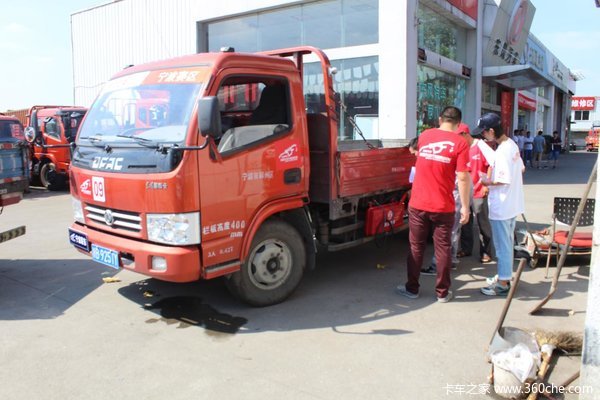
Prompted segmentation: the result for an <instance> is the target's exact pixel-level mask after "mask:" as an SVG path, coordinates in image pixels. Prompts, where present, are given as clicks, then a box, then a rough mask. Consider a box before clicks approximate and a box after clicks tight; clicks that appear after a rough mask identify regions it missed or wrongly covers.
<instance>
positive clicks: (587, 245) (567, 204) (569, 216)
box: [546, 197, 595, 278]
mask: <svg viewBox="0 0 600 400" xmlns="http://www.w3.org/2000/svg"><path fill="white" fill-rule="evenodd" d="M580 201H581V199H580V198H578V197H555V198H554V212H553V213H552V232H553V234H552V243H551V244H550V246H549V247H548V258H547V259H546V278H547V277H548V267H549V266H550V258H551V257H552V253H553V251H554V249H556V263H557V264H558V256H559V255H560V252H561V251H566V252H567V255H588V254H592V232H577V231H576V232H575V233H574V235H573V239H572V240H571V245H570V246H569V248H568V249H564V247H565V244H566V242H567V236H568V233H569V231H568V230H558V231H557V230H556V224H557V223H559V224H563V225H567V226H571V224H573V221H574V219H575V214H576V213H577V208H578V207H579V203H580ZM594 208H595V200H594V199H587V200H586V203H585V206H584V208H583V213H582V214H581V218H580V219H579V221H578V223H577V226H578V227H579V226H593V225H594ZM563 249H564V250H563Z"/></svg>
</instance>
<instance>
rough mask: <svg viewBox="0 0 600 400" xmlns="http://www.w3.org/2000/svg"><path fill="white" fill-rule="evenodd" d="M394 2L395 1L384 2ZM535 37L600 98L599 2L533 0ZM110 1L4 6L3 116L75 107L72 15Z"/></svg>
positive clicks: (584, 90)
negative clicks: (50, 106)
mask: <svg viewBox="0 0 600 400" xmlns="http://www.w3.org/2000/svg"><path fill="white" fill-rule="evenodd" d="M380 1H391V0H380ZM531 2H532V3H533V5H534V6H535V7H536V13H535V16H534V18H533V23H532V26H531V32H533V34H534V35H535V36H537V37H538V39H540V40H541V41H542V43H543V44H544V45H545V46H546V48H548V49H549V50H550V51H551V52H552V53H553V54H554V55H555V56H556V57H558V59H559V60H561V62H562V63H563V64H565V65H566V66H567V67H568V68H569V69H571V70H573V71H578V72H579V73H581V74H582V75H583V76H584V77H585V78H584V79H583V80H581V81H578V82H577V89H576V95H577V96H600V67H599V66H598V64H599V61H600V51H599V50H600V45H599V44H598V43H600V24H599V23H598V21H599V20H600V8H596V6H595V1H594V0H569V1H565V0H531ZM105 3H107V0H76V1H70V0H22V1H15V0H0V10H2V12H1V13H0V111H5V110H17V109H21V108H29V107H31V106H32V105H35V104H57V105H71V104H73V68H72V60H71V14H72V13H74V12H77V11H81V10H85V9H87V8H90V7H93V6H97V5H101V4H105Z"/></svg>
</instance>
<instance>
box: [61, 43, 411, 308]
mask: <svg viewBox="0 0 600 400" xmlns="http://www.w3.org/2000/svg"><path fill="white" fill-rule="evenodd" d="M307 54H311V55H312V56H313V57H316V59H317V60H318V62H319V63H320V65H321V72H322V76H323V80H321V82H322V85H321V88H320V90H319V93H318V95H317V97H318V99H319V104H317V105H314V106H311V110H310V112H307V111H308V110H307V108H306V104H305V100H304V99H305V93H304V91H303V89H304V87H303V79H302V68H303V57H304V56H305V55H307ZM333 73H335V71H334V70H333V69H332V68H331V65H330V64H329V60H328V59H327V57H326V55H325V54H324V53H323V52H322V51H320V50H318V49H314V48H308V47H302V48H294V49H284V50H281V51H276V52H270V53H262V54H243V53H235V52H229V51H227V52H220V53H203V54H196V55H192V56H187V57H181V58H177V59H172V60H166V61H160V62H154V63H150V64H146V65H140V66H135V67H130V68H128V69H127V70H125V71H123V72H121V73H120V74H118V75H117V76H115V77H114V78H113V79H112V80H111V81H109V82H108V83H107V84H106V85H105V86H104V88H103V89H102V91H101V93H100V94H99V96H98V98H97V99H96V101H95V102H94V104H93V105H92V107H91V109H90V110H89V112H88V114H87V116H86V119H85V120H84V122H83V125H82V127H81V129H80V131H79V134H78V136H77V140H76V146H75V149H74V151H73V159H72V165H71V171H70V185H71V194H72V197H73V208H74V211H73V212H74V219H75V222H74V223H73V224H72V226H71V228H70V232H69V234H70V240H71V243H72V244H73V245H74V246H75V247H76V248H77V249H78V250H79V251H81V252H83V253H86V254H88V255H91V256H92V258H93V259H94V260H96V261H98V262H100V263H103V264H105V265H108V266H110V267H113V268H117V269H120V268H126V269H129V270H132V271H135V272H139V273H142V274H144V275H148V276H152V277H155V278H157V279H162V280H167V281H173V282H189V281H195V280H198V279H212V278H216V277H220V276H224V277H225V281H226V283H227V287H228V288H229V289H230V291H231V292H232V294H234V295H235V296H236V297H238V298H240V299H241V300H243V301H245V302H247V303H249V304H252V305H255V306H266V305H271V304H275V303H277V302H280V301H283V300H284V299H285V298H287V297H288V296H289V295H290V294H291V293H292V292H293V291H294V289H295V288H296V286H297V285H298V284H299V282H300V280H301V278H302V275H303V273H304V271H305V270H306V269H310V268H312V267H314V264H315V254H316V252H317V249H323V250H329V251H336V250H341V249H344V248H347V247H351V246H354V245H358V244H361V243H365V242H367V241H369V240H373V239H374V237H376V236H377V235H381V234H386V233H389V232H393V231H394V230H397V229H398V228H399V227H400V226H402V225H403V221H404V219H403V218H404V211H403V210H404V206H405V203H406V194H407V192H408V190H409V189H410V184H409V182H408V177H409V174H410V169H411V167H412V165H413V164H414V156H412V155H411V154H410V152H409V151H408V148H407V147H405V146H400V147H398V146H396V147H385V146H384V145H382V144H381V143H369V142H362V141H361V142H360V143H356V142H354V141H352V143H338V137H339V135H338V119H339V117H338V111H337V110H338V107H339V105H338V104H337V103H336V101H337V100H336V95H335V92H334V91H333V80H332V77H333ZM313 97H314V96H313ZM140 99H144V100H143V101H140ZM152 99H153V100H152ZM146 102H148V103H153V104H152V106H150V107H144V106H143V105H144V103H146ZM132 104H133V105H134V106H132ZM158 105H159V106H160V107H158V108H159V109H158V110H154V111H153V112H154V115H153V118H150V119H147V120H146V119H144V118H138V116H136V117H135V118H132V115H133V114H135V115H137V114H139V113H138V112H135V113H133V114H132V110H144V109H148V110H150V109H151V108H152V107H155V106H158ZM368 219H369V224H366V222H367V220H368Z"/></svg>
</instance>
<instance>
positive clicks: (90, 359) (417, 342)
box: [0, 152, 597, 400]
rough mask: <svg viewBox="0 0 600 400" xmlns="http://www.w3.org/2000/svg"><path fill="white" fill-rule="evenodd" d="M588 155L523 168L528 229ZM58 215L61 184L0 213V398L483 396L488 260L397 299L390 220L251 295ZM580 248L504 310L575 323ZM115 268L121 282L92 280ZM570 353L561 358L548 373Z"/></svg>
mask: <svg viewBox="0 0 600 400" xmlns="http://www.w3.org/2000/svg"><path fill="white" fill-rule="evenodd" d="M596 157H597V155H596V154H589V153H584V152H577V153H572V154H569V155H563V156H562V157H561V160H560V164H559V168H558V169H556V170H551V169H549V170H528V171H527V172H526V174H525V183H526V202H527V212H526V215H527V217H528V220H529V222H530V223H531V224H532V226H533V227H534V228H535V227H542V226H546V225H548V224H549V223H550V216H551V213H552V198H553V197H554V196H573V197H580V196H581V194H582V191H583V188H584V187H585V183H586V181H587V178H588V176H589V172H590V171H591V168H592V166H593V163H594V161H595V159H596ZM593 193H595V191H594V190H593V191H592V194H593ZM70 222H71V204H70V197H69V195H68V194H66V193H49V192H44V191H37V190H34V191H33V192H32V193H31V194H30V195H28V196H27V197H26V198H25V199H24V201H23V202H21V203H20V204H18V205H16V206H12V207H7V208H6V209H5V210H4V212H3V214H2V216H1V217H0V230H4V229H3V228H6V229H8V228H10V227H14V226H17V225H19V224H23V223H25V224H26V225H27V229H28V232H27V234H26V235H25V236H23V237H20V238H17V239H15V240H12V241H10V242H7V243H3V244H2V245H0V252H1V253H0V254H1V256H0V363H1V364H0V365H1V369H2V374H0V377H1V379H2V384H1V385H0V398H2V399H32V398H45V399H61V400H63V399H106V398H115V399H140V398H144V399H165V398H169V399H204V398H207V399H208V398H223V399H238V398H244V399H271V398H285V399H336V400H337V399H342V398H343V399H361V398H370V399H415V398H416V399H447V398H472V399H477V398H486V395H483V394H480V395H479V394H473V390H474V389H476V388H477V389H478V388H480V385H483V384H485V383H486V379H487V375H488V374H489V371H490V365H489V364H488V363H487V362H486V361H485V350H486V347H487V344H488V342H489V340H490V338H491V335H492V333H493V329H494V326H495V325H496V322H497V319H498V316H499V314H500V311H501V309H502V306H503V304H504V299H501V298H489V297H485V296H483V295H481V294H480V293H479V288H481V287H482V286H484V285H485V281H484V280H485V277H487V276H490V275H493V274H494V273H495V268H496V266H495V264H492V265H486V266H482V265H479V264H478V262H477V259H476V258H475V257H468V258H465V259H463V260H462V261H461V264H460V266H459V269H458V271H456V272H454V273H453V290H454V292H455V299H454V300H453V301H452V302H450V303H448V304H438V303H436V301H435V297H434V296H435V295H434V290H433V283H434V278H433V277H428V276H423V277H422V278H421V284H422V292H421V297H420V298H419V299H417V300H409V299H406V298H403V297H400V296H398V295H396V294H395V293H394V287H395V286H396V285H397V284H398V283H400V282H403V281H404V278H405V257H406V248H407V245H406V241H407V234H406V233H401V234H399V235H397V236H395V237H393V238H391V239H389V240H388V241H387V242H386V243H385V244H384V245H383V246H382V247H381V248H378V247H376V246H375V245H373V244H368V245H365V246H362V247H359V248H355V249H351V250H349V251H345V252H339V253H331V254H321V255H319V258H318V266H317V269H316V270H315V271H313V272H309V273H307V274H306V275H305V278H304V280H303V282H302V284H301V286H300V288H299V289H298V291H297V292H296V293H295V294H294V295H293V296H292V297H291V298H290V299H289V300H288V301H286V302H285V303H283V304H279V305H276V306H272V307H268V308H250V307H247V306H246V305H244V304H240V303H239V302H237V301H236V300H234V299H233V298H232V297H231V296H230V295H229V294H228V292H227V291H226V289H225V288H224V286H223V284H222V282H221V281H219V280H216V281H210V282H199V283H192V284H171V283H166V282H160V281H156V280H152V279H146V278H145V277H143V276H141V275H136V274H133V273H131V272H128V271H120V272H118V273H116V271H114V270H111V269H110V268H106V267H104V266H102V265H100V264H96V263H94V262H92V261H91V260H90V259H88V258H86V257H84V256H83V255H81V254H79V253H78V252H77V251H75V250H74V249H73V248H72V247H71V246H70V245H69V243H68V238H67V231H66V229H67V226H68V225H69V224H70ZM429 250H431V249H429ZM586 263H588V265H589V258H578V259H570V260H569V265H568V266H566V267H565V268H564V269H563V274H562V278H561V282H560V284H559V289H558V292H557V293H556V295H555V296H554V298H553V300H551V301H550V302H549V303H548V304H547V307H546V308H545V310H544V312H543V314H542V315H540V316H530V315H528V311H529V310H530V309H531V308H532V307H533V306H534V305H535V304H537V302H538V301H539V300H540V299H541V298H543V297H544V296H545V295H546V294H547V292H548V289H549V286H550V279H545V278H544V271H543V268H538V269H534V270H531V269H527V270H526V271H525V272H524V274H523V277H522V279H523V280H522V283H521V285H520V286H519V290H518V292H517V295H516V297H515V300H514V301H513V304H512V306H511V309H510V311H509V313H508V317H507V319H506V322H505V325H507V326H515V327H519V328H523V329H540V328H544V329H549V330H573V331H582V329H583V324H584V319H585V312H586V310H585V307H586V292H587V287H588V276H589V267H588V265H586ZM377 264H380V265H384V266H385V268H383V269H380V268H377ZM551 272H553V269H552V270H551ZM113 275H114V277H116V278H119V279H120V280H121V282H116V283H103V281H102V277H106V276H113ZM207 327H208V328H207ZM231 332H235V333H231ZM579 364H580V359H579V357H564V356H563V357H560V358H559V359H558V362H557V363H556V364H555V365H554V367H553V368H552V369H551V371H550V381H551V382H555V383H558V382H560V381H562V380H563V379H564V378H566V377H567V376H569V375H571V374H572V373H573V372H575V371H576V370H577V369H578V368H579ZM467 390H469V391H471V393H469V394H467V393H465V392H466V391H467ZM567 398H575V397H567Z"/></svg>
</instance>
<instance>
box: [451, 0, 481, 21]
mask: <svg viewBox="0 0 600 400" xmlns="http://www.w3.org/2000/svg"><path fill="white" fill-rule="evenodd" d="M448 3H450V4H452V5H453V6H454V7H456V8H458V9H459V10H460V11H462V12H464V13H465V14H467V15H468V16H469V17H471V18H473V19H474V20H475V21H477V3H478V0H448Z"/></svg>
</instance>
